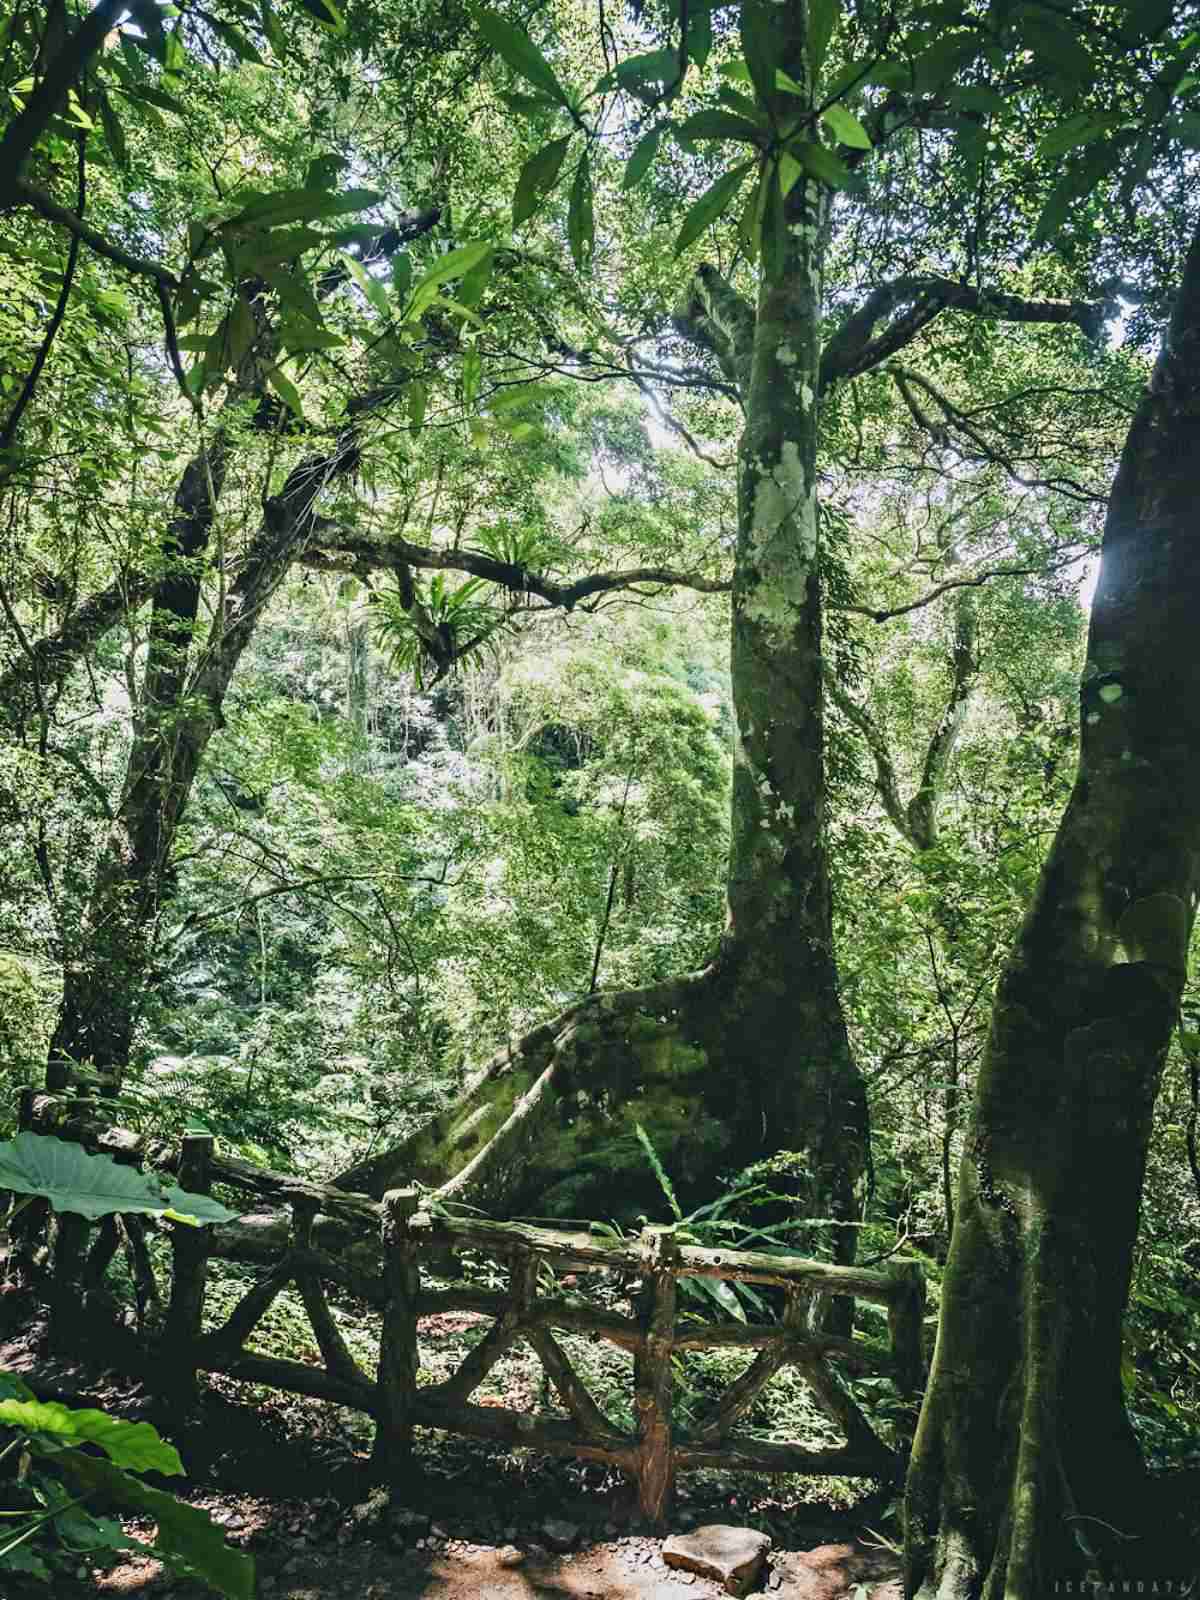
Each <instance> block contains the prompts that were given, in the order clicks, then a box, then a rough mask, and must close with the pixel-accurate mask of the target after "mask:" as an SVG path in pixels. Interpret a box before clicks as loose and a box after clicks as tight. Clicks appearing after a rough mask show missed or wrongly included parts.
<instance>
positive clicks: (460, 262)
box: [405, 239, 492, 321]
mask: <svg viewBox="0 0 1200 1600" xmlns="http://www.w3.org/2000/svg"><path fill="white" fill-rule="evenodd" d="M491 248H492V246H491V243H490V241H489V240H487V239H480V240H476V242H475V243H474V244H464V245H460V246H459V248H458V249H457V250H449V251H447V252H446V254H445V255H444V256H439V257H438V258H437V262H436V264H435V265H434V266H432V267H431V268H430V269H429V271H428V272H427V273H426V274H425V276H424V277H423V278H422V279H421V281H420V283H419V284H418V285H417V287H416V289H415V290H414V291H413V297H412V301H411V303H410V305H409V307H408V310H407V312H406V313H405V320H406V321H412V320H413V318H415V317H419V316H420V315H421V313H422V312H423V311H424V310H425V308H426V306H429V305H432V304H433V302H434V300H435V299H436V298H437V292H438V289H439V288H440V287H441V286H442V284H443V283H449V282H450V281H451V279H452V278H463V277H465V276H466V275H467V273H468V272H470V270H471V268H472V267H475V266H478V265H479V263H480V262H481V261H482V260H483V258H484V256H485V255H487V253H488V251H489V250H490V249H491Z"/></svg>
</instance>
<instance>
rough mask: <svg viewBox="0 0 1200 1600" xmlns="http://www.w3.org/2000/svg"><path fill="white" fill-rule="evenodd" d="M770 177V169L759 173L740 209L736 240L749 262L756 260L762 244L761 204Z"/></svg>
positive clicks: (767, 168) (764, 197)
mask: <svg viewBox="0 0 1200 1600" xmlns="http://www.w3.org/2000/svg"><path fill="white" fill-rule="evenodd" d="M770 175H771V169H770V167H764V168H763V169H762V171H761V172H760V173H759V175H758V181H757V182H756V183H755V184H754V186H753V188H752V189H751V190H750V194H749V196H748V198H747V200H746V204H745V205H744V206H743V207H742V214H741V216H740V217H739V218H738V239H739V240H740V241H741V246H742V249H743V250H744V251H745V252H746V258H747V260H749V261H757V260H758V249H759V245H760V244H761V243H762V213H763V203H764V201H765V199H766V193H767V181H768V179H769V178H770Z"/></svg>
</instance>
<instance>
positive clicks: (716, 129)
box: [675, 110, 762, 144]
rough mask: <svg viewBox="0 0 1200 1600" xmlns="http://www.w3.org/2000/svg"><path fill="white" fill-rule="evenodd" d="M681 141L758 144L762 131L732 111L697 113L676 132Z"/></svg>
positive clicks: (681, 124)
mask: <svg viewBox="0 0 1200 1600" xmlns="http://www.w3.org/2000/svg"><path fill="white" fill-rule="evenodd" d="M675 131H676V132H677V133H678V135H679V137H680V138H681V139H741V140H744V141H745V142H747V143H749V144H756V143H757V142H758V140H759V139H760V138H761V137H762V129H761V128H759V127H758V126H756V124H754V123H753V122H747V121H746V119H745V118H744V117H737V116H734V114H733V112H732V111H716V110H713V111H697V112H696V113H695V114H694V115H693V116H690V117H688V119H687V121H686V122H682V123H680V125H679V127H678V128H677V129H676V130H675Z"/></svg>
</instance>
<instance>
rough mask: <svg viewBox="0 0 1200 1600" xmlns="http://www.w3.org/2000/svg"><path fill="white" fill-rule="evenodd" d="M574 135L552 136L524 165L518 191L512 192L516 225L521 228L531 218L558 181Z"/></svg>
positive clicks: (513, 215) (519, 178)
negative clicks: (539, 203) (554, 137)
mask: <svg viewBox="0 0 1200 1600" xmlns="http://www.w3.org/2000/svg"><path fill="white" fill-rule="evenodd" d="M571 137H572V136H571V135H570V134H569V133H568V134H567V135H566V136H565V137H564V138H562V139H552V140H551V141H550V143H549V144H544V145H543V146H542V148H541V149H540V150H538V151H536V152H535V153H534V154H533V155H531V156H530V158H529V160H528V161H526V163H525V165H524V166H523V167H522V168H521V174H520V176H519V177H518V179H517V187H516V192H515V193H514V194H513V208H512V219H513V227H514V228H519V227H520V226H521V224H522V223H523V222H527V221H528V220H529V218H530V217H531V216H532V215H533V213H534V212H535V211H536V210H537V207H538V202H539V201H540V200H541V198H542V196H543V195H545V194H548V193H549V192H550V190H551V189H553V188H554V185H555V184H556V183H557V182H558V175H559V173H560V172H561V171H562V164H563V159H564V158H565V156H566V153H567V146H568V145H569V144H570V142H571Z"/></svg>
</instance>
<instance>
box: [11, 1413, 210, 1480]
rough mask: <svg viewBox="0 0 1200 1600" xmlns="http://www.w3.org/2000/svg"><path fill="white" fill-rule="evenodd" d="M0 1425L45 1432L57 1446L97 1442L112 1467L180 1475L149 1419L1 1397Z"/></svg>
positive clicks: (174, 1456) (171, 1450) (174, 1455)
mask: <svg viewBox="0 0 1200 1600" xmlns="http://www.w3.org/2000/svg"><path fill="white" fill-rule="evenodd" d="M0 1425H3V1426H4V1427H6V1428H16V1429H18V1430H19V1431H20V1432H21V1433H38V1434H45V1435H48V1436H49V1437H50V1438H53V1439H54V1440H56V1441H57V1442H58V1443H59V1444H60V1445H69V1446H74V1445H80V1444H94V1445H98V1446H99V1447H100V1449H101V1450H103V1451H104V1453H105V1455H107V1456H108V1458H109V1460H110V1461H111V1462H112V1463H113V1465H114V1466H118V1467H128V1468H129V1469H130V1470H131V1471H133V1472H162V1473H166V1474H168V1475H170V1476H175V1477H182V1475H183V1462H182V1461H181V1460H180V1459H179V1452H178V1450H176V1448H175V1446H174V1445H173V1444H168V1443H167V1441H166V1440H165V1439H163V1438H162V1437H161V1436H160V1434H159V1432H158V1429H157V1428H155V1427H154V1426H153V1425H152V1424H151V1423H149V1422H126V1421H125V1420H124V1419H123V1418H121V1417H110V1416H108V1415H107V1413H105V1412H103V1411H93V1410H90V1409H86V1408H84V1409H81V1410H75V1409H74V1408H72V1407H71V1406H64V1405H60V1404H59V1402H58V1401H57V1400H45V1401H43V1400H33V1399H30V1400H0Z"/></svg>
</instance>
